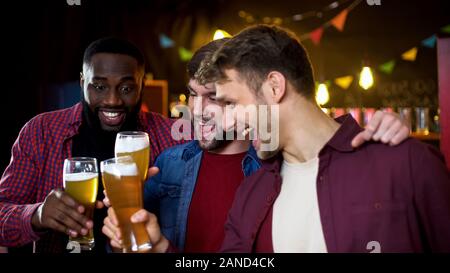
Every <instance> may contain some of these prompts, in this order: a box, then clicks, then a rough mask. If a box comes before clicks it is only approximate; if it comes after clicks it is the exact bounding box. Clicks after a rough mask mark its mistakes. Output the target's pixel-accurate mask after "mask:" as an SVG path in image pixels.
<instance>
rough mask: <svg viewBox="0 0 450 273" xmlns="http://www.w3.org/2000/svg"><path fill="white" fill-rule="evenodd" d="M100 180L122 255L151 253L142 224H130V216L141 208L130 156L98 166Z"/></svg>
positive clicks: (139, 186) (138, 182) (138, 183)
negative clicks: (114, 218) (120, 240)
mask: <svg viewBox="0 0 450 273" xmlns="http://www.w3.org/2000/svg"><path fill="white" fill-rule="evenodd" d="M100 168H101V171H102V180H103V185H104V187H105V189H106V193H107V195H108V198H109V200H110V202H111V206H112V207H113V208H114V211H115V213H116V216H117V220H118V222H119V228H120V230H121V232H122V238H123V246H124V249H123V251H124V252H145V251H148V250H150V249H151V243H150V238H149V237H148V234H147V231H146V229H145V226H144V224H143V223H138V224H133V223H131V216H132V215H133V214H134V213H136V212H137V211H138V210H140V209H142V208H143V201H142V189H143V188H142V182H141V177H140V176H139V171H138V168H137V165H136V163H135V162H134V160H133V159H132V157H130V156H125V157H116V158H112V159H108V160H105V161H102V162H101V166H100Z"/></svg>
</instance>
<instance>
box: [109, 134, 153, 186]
mask: <svg viewBox="0 0 450 273" xmlns="http://www.w3.org/2000/svg"><path fill="white" fill-rule="evenodd" d="M115 155H116V157H119V156H127V155H129V156H131V157H132V158H133V160H134V162H136V165H137V167H138V170H139V175H140V178H141V181H142V182H144V181H145V180H146V179H147V172H148V167H149V166H148V165H149V160H150V143H149V140H148V135H147V133H145V132H138V131H128V132H120V133H118V134H117V137H116V145H115Z"/></svg>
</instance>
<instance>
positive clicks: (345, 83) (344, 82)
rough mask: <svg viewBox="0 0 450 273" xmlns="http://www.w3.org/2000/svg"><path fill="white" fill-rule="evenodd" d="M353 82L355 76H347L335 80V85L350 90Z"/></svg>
mask: <svg viewBox="0 0 450 273" xmlns="http://www.w3.org/2000/svg"><path fill="white" fill-rule="evenodd" d="M352 82H353V76H345V77H340V78H336V79H334V83H335V84H336V85H337V86H339V87H341V88H342V89H346V90H347V89H348V88H349V87H350V85H351V84H352Z"/></svg>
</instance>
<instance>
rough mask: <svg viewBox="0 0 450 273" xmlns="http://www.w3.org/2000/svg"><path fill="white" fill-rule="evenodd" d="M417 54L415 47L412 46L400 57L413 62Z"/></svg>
mask: <svg viewBox="0 0 450 273" xmlns="http://www.w3.org/2000/svg"><path fill="white" fill-rule="evenodd" d="M416 56H417V47H413V48H411V49H410V50H408V51H406V52H405V53H403V54H402V59H403V60H405V61H410V62H414V61H415V60H416Z"/></svg>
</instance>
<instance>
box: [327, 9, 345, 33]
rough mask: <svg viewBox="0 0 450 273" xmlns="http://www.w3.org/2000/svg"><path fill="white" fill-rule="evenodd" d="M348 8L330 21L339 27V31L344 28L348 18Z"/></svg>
mask: <svg viewBox="0 0 450 273" xmlns="http://www.w3.org/2000/svg"><path fill="white" fill-rule="evenodd" d="M347 14H348V10H347V9H344V10H343V11H342V12H341V13H339V14H338V15H337V16H336V17H334V18H333V19H332V20H331V21H330V23H331V24H332V25H333V26H334V27H335V28H337V29H338V30H339V31H343V30H344V25H345V20H346V19H347Z"/></svg>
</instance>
